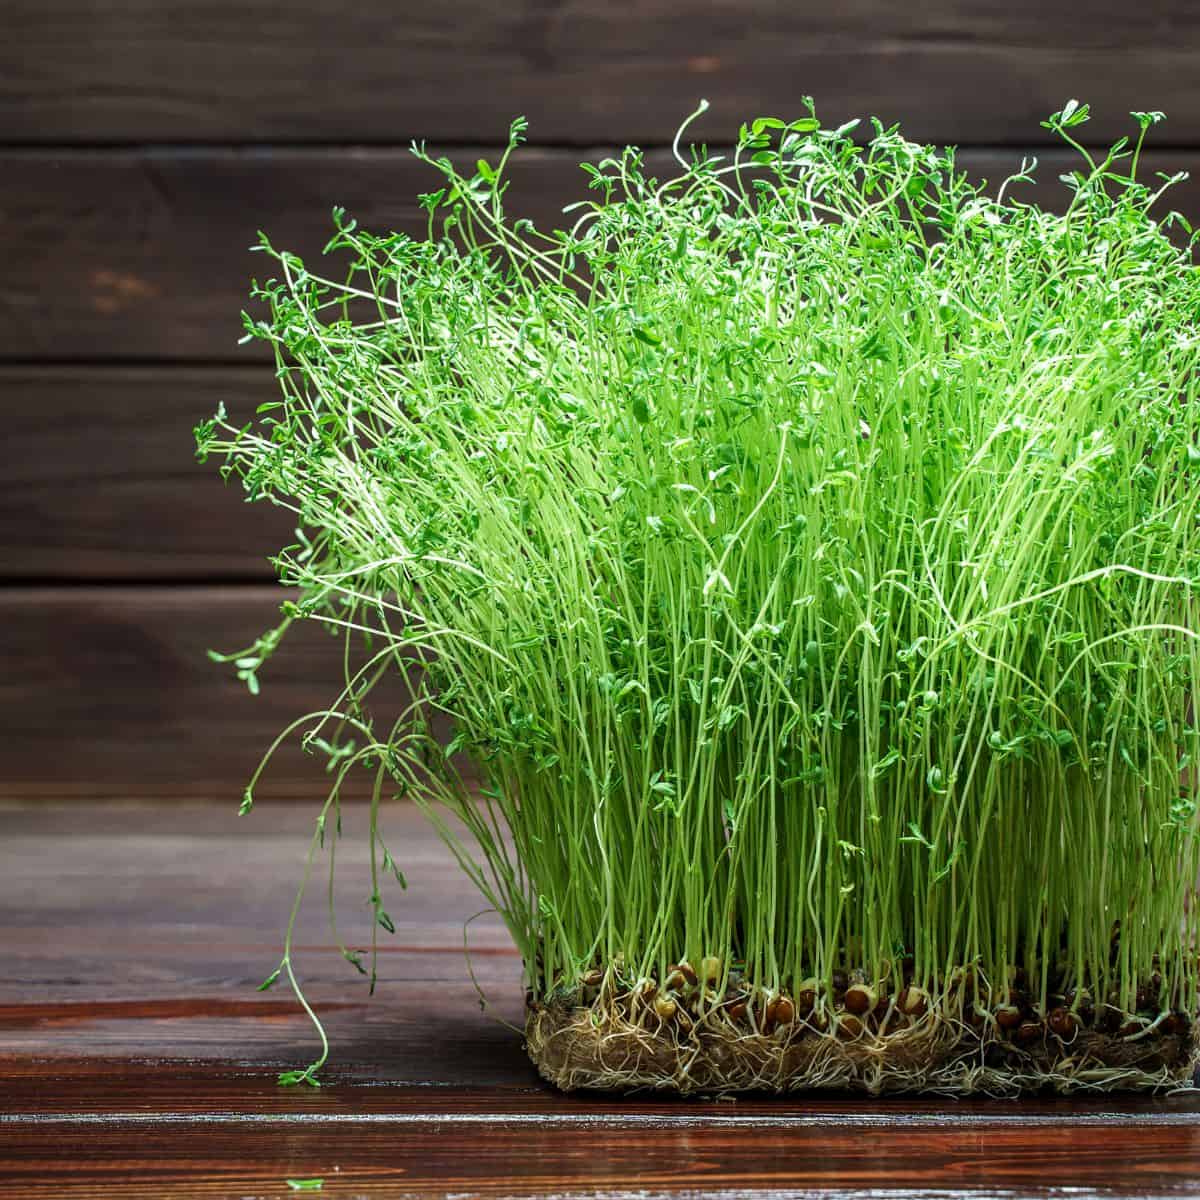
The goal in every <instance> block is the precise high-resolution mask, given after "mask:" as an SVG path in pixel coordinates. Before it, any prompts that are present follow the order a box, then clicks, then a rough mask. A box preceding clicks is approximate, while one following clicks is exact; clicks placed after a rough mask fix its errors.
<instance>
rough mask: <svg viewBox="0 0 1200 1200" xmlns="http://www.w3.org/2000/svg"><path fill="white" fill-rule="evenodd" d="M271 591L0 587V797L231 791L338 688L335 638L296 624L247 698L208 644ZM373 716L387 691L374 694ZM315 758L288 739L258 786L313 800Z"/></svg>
mask: <svg viewBox="0 0 1200 1200" xmlns="http://www.w3.org/2000/svg"><path fill="white" fill-rule="evenodd" d="M287 595H288V593H286V592H284V591H283V590H282V589H280V588H277V587H275V588H272V587H245V588H224V587H160V586H143V587H132V588H130V587H99V588H92V587H84V586H79V587H72V588H16V589H8V590H0V661H3V663H4V666H5V670H4V673H3V676H2V677H0V729H3V731H4V734H3V738H2V739H0V796H9V797H11V796H14V795H23V794H30V793H33V794H37V795H43V796H54V795H66V796H104V795H110V796H111V795H119V794H134V795H153V796H162V797H164V798H166V799H170V798H173V797H177V796H181V795H193V796H194V795H197V794H206V795H213V794H216V795H220V796H224V797H228V798H230V799H234V798H236V797H237V796H239V795H240V794H241V790H242V788H243V786H244V785H245V783H246V781H247V779H248V778H249V776H250V773H251V772H252V770H253V769H254V767H255V766H256V765H257V763H258V761H259V758H260V757H261V755H262V754H263V752H264V751H265V750H266V749H267V746H268V745H269V744H270V742H271V741H272V739H273V738H274V737H275V736H276V734H278V733H279V732H280V730H282V729H283V727H284V726H285V725H287V724H288V723H289V722H291V721H292V720H294V719H295V718H297V717H300V716H302V715H303V714H304V713H306V712H311V711H313V710H316V709H321V708H325V707H327V706H328V705H329V704H330V703H331V702H332V701H333V700H334V699H336V697H337V694H338V692H339V690H340V688H341V679H342V665H341V653H342V651H341V642H340V640H338V639H335V638H332V637H330V636H329V635H328V634H327V633H326V632H325V631H324V630H323V629H322V628H319V627H317V625H316V624H315V623H314V622H301V623H299V624H298V625H297V626H296V627H295V628H294V629H293V631H292V633H291V634H290V635H289V636H288V638H287V640H286V641H285V643H284V646H283V648H282V649H281V650H280V651H279V652H278V655H277V657H276V658H274V659H272V661H271V662H270V663H268V664H267V665H266V666H265V667H264V668H263V669H262V671H260V673H259V677H260V681H261V685H262V692H261V695H259V696H257V697H252V696H250V695H249V693H248V692H247V690H246V688H245V686H244V685H243V684H242V683H240V682H239V681H238V680H237V679H236V678H235V677H234V673H233V671H232V669H231V668H230V667H227V666H218V665H216V664H214V663H212V662H210V661H208V659H207V658H206V654H205V652H206V651H207V650H208V649H210V648H216V649H219V650H225V651H237V650H241V649H242V648H243V647H245V646H249V645H250V644H251V643H252V642H253V640H254V639H255V638H256V637H257V636H258V635H259V634H260V633H262V632H263V631H264V630H266V629H267V628H269V627H270V626H272V625H274V624H275V623H276V622H277V621H278V619H279V615H278V609H279V605H280V603H281V602H282V601H283V600H284V599H286V598H287ZM379 696H380V703H381V705H383V706H384V707H383V711H384V712H386V711H388V710H387V708H386V705H387V700H386V689H385V690H384V691H383V692H381V693H380V694H379ZM328 785H329V779H328V777H327V776H326V775H325V774H324V773H323V771H322V765H321V763H320V762H319V761H318V760H317V759H316V758H312V757H308V756H305V755H304V754H302V753H301V752H300V751H299V749H297V748H296V745H295V743H294V741H288V742H287V743H285V745H284V747H283V749H282V750H281V751H280V754H279V756H278V757H277V758H276V759H275V760H274V762H273V764H272V767H271V769H270V770H269V771H268V772H267V774H266V775H265V776H264V778H263V780H262V786H261V788H260V789H259V794H260V795H264V796H270V795H296V794H301V795H306V796H315V795H317V794H324V791H325V790H326V788H327V787H328Z"/></svg>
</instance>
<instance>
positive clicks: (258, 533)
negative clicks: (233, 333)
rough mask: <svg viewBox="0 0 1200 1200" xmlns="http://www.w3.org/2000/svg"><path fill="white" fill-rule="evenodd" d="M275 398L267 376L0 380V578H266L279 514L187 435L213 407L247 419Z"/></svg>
mask: <svg viewBox="0 0 1200 1200" xmlns="http://www.w3.org/2000/svg"><path fill="white" fill-rule="evenodd" d="M274 394H275V381H274V378H273V376H272V374H271V371H270V370H269V369H268V368H267V367H266V366H259V367H249V368H240V369H239V368H216V369H205V370H197V369H193V368H189V367H171V368H162V367H157V368H129V367H116V366H110V367H105V368H102V369H96V368H91V367H8V368H0V422H2V423H3V427H4V431H5V436H4V438H3V439H0V575H2V576H3V578H4V579H6V580H9V581H12V580H25V581H52V580H64V581H71V580H75V581H78V580H109V581H114V580H116V581H119V580H130V579H145V580H204V581H208V580H212V579H223V580H230V581H231V580H259V581H264V580H270V579H274V577H275V572H274V568H273V567H272V566H271V565H270V563H269V562H268V561H267V557H268V556H269V555H271V554H274V553H276V552H278V550H279V549H280V548H281V547H282V546H284V545H287V544H288V543H289V542H290V541H291V540H292V530H293V528H294V525H295V522H294V521H293V520H292V518H291V514H290V513H287V512H286V511H285V510H283V509H280V508H276V507H274V506H272V505H270V504H255V505H253V506H250V507H248V506H247V505H246V503H245V499H244V496H245V493H244V492H243V491H242V488H241V486H240V484H239V483H237V481H231V482H230V483H228V484H226V483H224V482H223V481H222V480H221V478H220V475H219V474H218V472H217V470H216V465H215V464H213V463H209V464H207V465H204V464H200V463H197V462H196V461H195V457H194V455H193V453H192V446H193V441H192V433H191V431H192V428H193V427H194V426H195V424H196V423H197V422H198V421H201V420H203V419H205V418H206V417H208V416H210V415H211V414H212V413H213V412H214V411H215V410H216V407H217V405H218V404H219V403H224V405H225V406H226V408H227V410H228V411H229V413H230V415H231V417H232V418H233V419H234V420H239V421H240V420H248V419H249V418H250V416H251V415H252V414H253V412H254V409H255V407H256V405H258V404H259V403H261V402H262V401H263V400H265V399H268V398H270V397H272V396H273V395H274Z"/></svg>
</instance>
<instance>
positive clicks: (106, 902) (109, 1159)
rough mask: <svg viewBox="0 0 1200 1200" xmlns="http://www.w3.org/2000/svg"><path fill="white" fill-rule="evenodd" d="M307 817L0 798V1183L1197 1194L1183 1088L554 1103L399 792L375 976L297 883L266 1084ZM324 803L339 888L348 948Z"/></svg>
mask: <svg viewBox="0 0 1200 1200" xmlns="http://www.w3.org/2000/svg"><path fill="white" fill-rule="evenodd" d="M312 816H313V814H312V812H311V808H310V806H306V805H303V804H301V805H282V804H281V805H277V806H262V805H260V806H259V807H258V808H256V809H255V811H254V813H252V814H251V815H250V816H249V817H246V818H242V819H239V818H238V817H237V816H236V815H235V814H234V812H233V809H232V807H231V806H230V805H201V804H178V803H171V802H169V801H164V802H162V803H161V804H154V805H148V804H108V805H104V806H101V807H97V806H94V805H82V804H80V805H62V804H57V805H56V804H39V805H37V806H12V807H7V808H3V809H0V818H2V819H3V823H4V833H3V842H2V843H0V844H2V846H3V849H2V851H0V868H2V869H0V920H2V922H3V931H4V932H3V949H4V966H3V969H2V970H0V1195H4V1196H14V1197H16V1196H20V1197H24V1198H27V1200H34V1198H36V1197H42V1196H54V1197H56V1198H64V1197H84V1196H104V1197H105V1198H106V1200H111V1198H112V1197H126V1196H128V1197H142V1196H146V1197H149V1196H154V1197H164V1196H181V1195H188V1196H193V1195H195V1196H230V1197H243V1196H246V1197H248V1196H254V1197H259V1196H291V1195H298V1194H300V1193H298V1192H295V1191H293V1190H292V1189H291V1188H290V1187H289V1185H288V1183H287V1180H289V1179H291V1180H313V1179H321V1180H323V1186H322V1191H321V1194H323V1195H331V1196H344V1197H351V1196H357V1197H403V1196H473V1195H484V1196H514V1197H515V1196H533V1195H543V1196H554V1197H565V1196H577V1195H578V1196H592V1197H631V1198H632V1197H637V1198H639V1200H646V1198H648V1197H654V1196H660V1195H662V1196H666V1195H670V1196H698V1195H717V1196H729V1197H733V1196H740V1195H744V1194H748V1193H753V1194H756V1195H758V1194H768V1195H772V1196H784V1195H787V1196H812V1195H820V1196H826V1197H831V1196H834V1197H848V1196H867V1195H869V1196H880V1197H884V1196H886V1197H896V1198H899V1197H908V1196H927V1197H952V1196H964V1195H973V1196H998V1197H1016V1196H1056V1197H1064V1196H1090V1195H1102V1196H1178V1195H1192V1194H1200V1179H1198V1178H1197V1167H1198V1166H1200V1099H1198V1098H1197V1095H1200V1094H1197V1095H1189V1096H1175V1097H1171V1098H1162V1099H1144V1098H1143V1099H1120V1098H1113V1097H1108V1098H1101V1099H1094V1100H1076V1101H1070V1102H1068V1101H1059V1100H1053V1099H1046V1100H1038V1101H1032V1102H1024V1103H1015V1102H970V1103H953V1102H938V1101H931V1100H888V1101H877V1102H872V1101H864V1100H862V1099H852V1098H841V1097H830V1096H816V1097H805V1098H797V1099H794V1100H788V1101H786V1102H781V1101H774V1100H766V1099H754V1100H744V1099H743V1100H737V1101H724V1102H721V1101H710V1102H694V1101H693V1102H687V1103H683V1102H679V1103H672V1102H669V1101H663V1100H655V1099H650V1098H643V1099H637V1100H631V1101H621V1100H617V1099H609V1098H600V1097H592V1096H586V1095H581V1096H574V1097H564V1096H562V1095H559V1094H557V1093H556V1092H554V1091H552V1090H551V1089H550V1088H548V1087H546V1086H545V1085H543V1084H542V1083H541V1082H540V1081H539V1080H538V1078H537V1077H536V1075H535V1073H534V1071H533V1070H532V1068H531V1067H530V1066H529V1064H528V1062H527V1060H526V1059H525V1056H524V1053H523V1051H522V1048H521V1041H520V1038H519V1036H518V1035H517V1034H516V1033H515V1032H513V1031H512V1030H510V1029H509V1028H507V1027H506V1025H505V1024H504V1022H505V1021H512V1022H518V1021H519V1018H520V1011H521V1002H520V964H519V962H518V960H517V958H516V955H515V954H514V952H513V950H512V948H511V947H510V946H509V944H508V942H507V940H506V937H505V935H504V932H503V930H502V928H501V927H500V926H499V925H498V923H497V922H496V921H495V918H494V917H481V918H479V919H478V920H476V921H474V922H473V923H472V924H471V925H470V926H469V930H468V937H469V943H470V949H471V962H472V965H473V968H474V972H475V976H476V979H477V980H478V982H479V985H480V987H481V988H482V989H483V991H484V993H485V994H486V995H487V996H488V998H489V1001H490V1007H489V1009H488V1010H487V1011H486V1012H483V1011H481V1010H480V1004H479V1000H478V997H477V995H476V992H475V989H474V987H473V985H472V983H471V981H470V978H469V976H468V973H467V970H466V965H465V961H464V955H463V923H464V921H465V920H466V919H467V918H469V917H470V916H471V915H472V914H473V913H474V912H475V911H476V910H477V909H478V908H479V907H480V904H479V902H478V900H477V899H476V898H475V897H474V896H473V895H472V894H471V892H470V890H469V889H468V888H467V887H465V886H464V885H463V884H462V882H461V880H460V879H459V877H458V876H457V874H456V873H455V872H454V871H453V868H452V867H451V865H450V863H449V861H448V857H447V855H446V854H445V853H444V851H443V850H442V849H441V847H440V846H439V844H438V843H437V842H436V841H435V840H434V839H433V838H432V837H431V836H430V835H429V833H428V832H426V830H425V827H424V826H423V825H422V824H421V822H420V821H419V819H418V818H417V817H416V815H415V814H414V813H413V812H412V811H411V810H410V809H407V808H396V809H394V810H392V811H390V812H388V814H387V827H388V829H390V837H389V842H390V844H391V847H392V849H393V852H394V853H396V855H397V857H398V858H400V859H401V860H402V861H401V865H402V867H403V868H404V869H405V871H406V873H407V875H408V878H409V884H410V886H409V890H408V891H407V892H406V893H400V892H399V890H398V889H394V894H393V895H391V896H390V897H389V899H388V901H387V904H388V909H389V912H390V913H391V915H392V916H393V918H394V920H395V923H396V934H395V936H394V937H388V938H386V944H385V945H384V946H382V947H381V952H380V985H379V989H378V991H377V993H376V995H375V996H374V998H369V997H368V996H367V991H366V987H365V985H364V983H363V981H362V980H361V979H360V977H359V976H357V975H356V974H355V973H354V972H353V970H352V969H351V968H350V967H349V966H348V964H346V963H344V962H343V961H342V959H341V958H340V956H339V955H338V954H337V953H336V951H335V950H333V949H332V948H331V946H330V944H329V943H330V939H329V937H328V935H327V934H326V932H325V928H324V923H323V912H322V896H321V894H320V893H321V891H322V887H321V885H320V882H318V884H317V885H316V886H314V888H313V896H312V897H311V903H310V904H308V905H306V906H305V909H304V910H303V913H302V918H301V922H300V936H299V946H300V949H299V951H298V953H297V962H298V965H299V969H300V970H301V972H302V974H303V977H304V979H305V981H306V984H307V987H308V991H309V995H310V998H311V999H312V1001H313V1002H314V1004H315V1005H316V1006H317V1007H318V1009H319V1011H320V1013H321V1015H322V1016H323V1017H324V1018H325V1020H326V1023H327V1027H328V1030H329V1034H330V1038H331V1040H332V1043H333V1058H332V1060H331V1064H330V1066H329V1067H328V1069H327V1070H326V1071H325V1073H324V1078H325V1086H324V1087H322V1088H320V1089H319V1090H317V1089H311V1088H304V1089H294V1088H293V1089H284V1088H280V1087H278V1086H277V1085H276V1083H275V1075H276V1072H277V1071H278V1070H280V1069H281V1068H286V1067H290V1066H296V1065H303V1064H304V1063H305V1062H307V1061H308V1059H309V1058H310V1057H311V1056H312V1054H313V1052H314V1049H315V1047H316V1042H315V1039H314V1036H313V1033H312V1030H311V1027H310V1025H309V1024H308V1022H307V1020H306V1018H305V1017H304V1016H303V1014H302V1013H300V1012H299V1010H298V1009H297V1007H296V1004H295V1002H294V1001H293V999H292V998H291V996H290V995H289V993H288V992H287V991H286V990H284V989H282V988H276V989H275V990H273V991H270V992H268V993H265V994H260V993H258V992H256V991H255V990H254V987H255V984H256V983H258V982H259V981H260V980H261V979H262V978H263V977H264V976H265V975H266V974H267V973H268V972H269V971H270V970H271V969H272V968H273V966H274V965H275V963H276V961H277V959H278V955H279V946H280V936H281V932H282V929H283V926H284V924H285V921H286V915H287V909H288V907H289V904H290V902H291V898H292V893H293V885H294V883H295V881H296V880H297V879H298V877H299V870H300V866H301V862H302V858H303V854H304V849H305V844H306V842H307V838H308V834H309V832H310V831H311V821H312ZM361 828H362V813H361V811H354V812H352V813H350V814H349V819H348V822H347V829H346V838H345V840H344V841H343V843H342V845H341V847H340V849H339V855H338V877H337V884H336V889H335V890H336V896H337V899H338V903H339V912H340V916H341V921H342V924H343V926H344V932H345V934H346V936H347V937H348V938H350V939H352V940H353V941H354V942H356V943H361V942H362V941H363V940H364V939H366V938H367V937H368V936H369V934H368V925H367V922H366V921H365V919H364V913H365V910H366V903H365V902H366V897H367V895H368V892H369V884H368V881H367V874H366V869H365V867H366V861H365V855H364V853H363V850H362V847H361V845H360V840H359V839H358V838H357V837H356V834H357V832H359V831H360V830H361Z"/></svg>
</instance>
